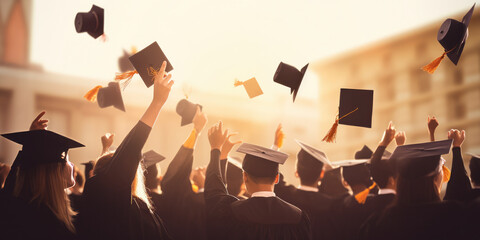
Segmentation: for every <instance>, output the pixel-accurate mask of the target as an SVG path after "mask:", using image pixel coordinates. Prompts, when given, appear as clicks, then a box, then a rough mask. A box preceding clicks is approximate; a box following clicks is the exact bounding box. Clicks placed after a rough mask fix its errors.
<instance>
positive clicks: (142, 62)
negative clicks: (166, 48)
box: [115, 42, 173, 87]
mask: <svg viewBox="0 0 480 240" xmlns="http://www.w3.org/2000/svg"><path fill="white" fill-rule="evenodd" d="M129 59H130V62H131V63H132V65H133V67H134V68H135V70H133V71H128V72H124V73H120V74H117V75H116V76H115V80H124V79H126V80H127V81H130V80H131V79H132V77H133V75H135V74H136V73H138V74H139V75H140V77H141V78H142V80H143V82H144V83H145V85H146V86H147V87H150V86H152V85H153V78H154V77H155V75H156V74H157V72H158V71H160V67H161V66H162V63H163V61H166V62H167V67H166V68H165V71H166V72H170V71H172V70H173V66H172V64H170V61H168V58H167V57H166V56H165V54H164V53H163V51H162V49H160V46H158V43H157V42H153V43H152V44H150V45H149V46H148V47H146V48H144V49H142V50H141V51H140V52H138V53H135V54H134V55H132V56H131V57H129Z"/></svg>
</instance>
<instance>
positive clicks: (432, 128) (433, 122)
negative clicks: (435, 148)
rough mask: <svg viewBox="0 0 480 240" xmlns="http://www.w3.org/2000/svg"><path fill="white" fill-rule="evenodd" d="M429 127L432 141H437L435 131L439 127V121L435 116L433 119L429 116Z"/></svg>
mask: <svg viewBox="0 0 480 240" xmlns="http://www.w3.org/2000/svg"><path fill="white" fill-rule="evenodd" d="M427 126H428V134H429V136H430V141H431V142H434V141H435V129H437V127H438V121H437V119H436V118H435V116H433V117H431V118H430V116H428V118H427Z"/></svg>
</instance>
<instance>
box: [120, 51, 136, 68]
mask: <svg viewBox="0 0 480 240" xmlns="http://www.w3.org/2000/svg"><path fill="white" fill-rule="evenodd" d="M129 57H130V54H128V53H127V51H125V50H123V55H122V56H121V57H120V58H119V59H118V68H119V69H120V72H127V71H132V70H135V68H134V67H133V65H132V63H131V62H130V60H129V59H128V58H129Z"/></svg>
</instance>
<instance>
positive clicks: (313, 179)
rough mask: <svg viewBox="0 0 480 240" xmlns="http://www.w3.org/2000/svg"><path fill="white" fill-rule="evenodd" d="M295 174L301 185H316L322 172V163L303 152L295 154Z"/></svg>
mask: <svg viewBox="0 0 480 240" xmlns="http://www.w3.org/2000/svg"><path fill="white" fill-rule="evenodd" d="M296 167H297V173H298V177H299V178H300V183H301V184H302V185H307V186H310V185H314V184H317V182H318V180H319V179H320V174H321V173H322V170H323V163H322V162H321V161H319V160H317V159H316V158H314V157H313V156H312V155H310V154H308V153H307V152H306V151H304V150H300V151H299V152H298V154H297V166H296Z"/></svg>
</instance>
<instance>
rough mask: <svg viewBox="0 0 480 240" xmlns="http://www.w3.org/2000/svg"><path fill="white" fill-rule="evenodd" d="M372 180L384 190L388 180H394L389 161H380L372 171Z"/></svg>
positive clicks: (392, 167) (393, 170) (393, 172)
mask: <svg viewBox="0 0 480 240" xmlns="http://www.w3.org/2000/svg"><path fill="white" fill-rule="evenodd" d="M372 178H373V180H374V181H375V182H376V183H377V184H378V186H379V187H380V188H386V187H387V185H388V181H389V179H390V178H395V169H394V164H393V162H392V161H390V160H381V161H379V162H378V163H377V164H376V166H375V171H373V170H372Z"/></svg>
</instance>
